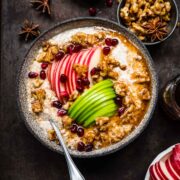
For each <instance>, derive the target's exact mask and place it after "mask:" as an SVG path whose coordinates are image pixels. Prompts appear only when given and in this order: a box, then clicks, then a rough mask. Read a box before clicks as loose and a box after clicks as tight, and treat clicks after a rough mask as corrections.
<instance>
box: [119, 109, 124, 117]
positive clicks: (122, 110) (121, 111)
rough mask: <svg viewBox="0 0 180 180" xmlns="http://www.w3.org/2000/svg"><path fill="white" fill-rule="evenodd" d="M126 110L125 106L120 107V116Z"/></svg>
mask: <svg viewBox="0 0 180 180" xmlns="http://www.w3.org/2000/svg"><path fill="white" fill-rule="evenodd" d="M124 111H125V107H121V108H119V109H118V114H119V116H121V115H122V114H123V113H124Z"/></svg>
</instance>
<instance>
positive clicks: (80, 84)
mask: <svg viewBox="0 0 180 180" xmlns="http://www.w3.org/2000/svg"><path fill="white" fill-rule="evenodd" d="M76 83H77V85H79V86H82V79H81V78H78V79H77V80H76Z"/></svg>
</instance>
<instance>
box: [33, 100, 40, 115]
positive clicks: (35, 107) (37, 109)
mask: <svg viewBox="0 0 180 180" xmlns="http://www.w3.org/2000/svg"><path fill="white" fill-rule="evenodd" d="M31 108H32V111H33V112H34V113H40V112H42V111H43V106H42V103H41V102H40V101H39V100H35V101H33V102H32V103H31Z"/></svg>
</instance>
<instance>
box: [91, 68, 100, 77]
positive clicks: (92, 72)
mask: <svg viewBox="0 0 180 180" xmlns="http://www.w3.org/2000/svg"><path fill="white" fill-rule="evenodd" d="M99 71H100V69H99V68H96V67H94V68H92V69H91V72H90V73H91V76H93V75H95V74H98V73H99Z"/></svg>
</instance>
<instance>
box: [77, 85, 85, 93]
mask: <svg viewBox="0 0 180 180" xmlns="http://www.w3.org/2000/svg"><path fill="white" fill-rule="evenodd" d="M76 89H77V90H78V91H79V92H83V91H84V87H83V86H79V85H78V86H77V87H76Z"/></svg>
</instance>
